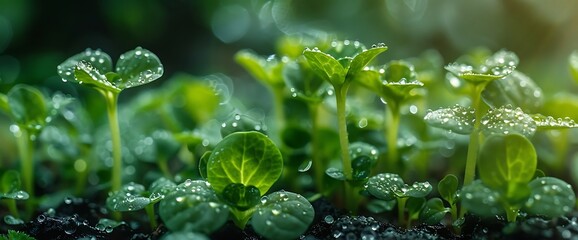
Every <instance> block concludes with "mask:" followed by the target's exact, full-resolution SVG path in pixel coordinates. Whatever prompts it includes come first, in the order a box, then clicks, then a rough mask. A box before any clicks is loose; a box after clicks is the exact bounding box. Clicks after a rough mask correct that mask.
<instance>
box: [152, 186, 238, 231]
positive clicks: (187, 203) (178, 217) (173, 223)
mask: <svg viewBox="0 0 578 240" xmlns="http://www.w3.org/2000/svg"><path fill="white" fill-rule="evenodd" d="M159 216H160V218H161V219H162V220H163V222H164V223H165V225H166V226H167V228H168V229H170V230H171V231H174V232H178V231H184V232H200V233H204V234H210V233H212V232H214V231H215V230H217V229H219V228H221V226H223V224H225V222H227V219H228V217H229V207H228V206H227V205H226V204H224V203H222V202H221V201H220V200H219V198H218V197H217V194H216V193H215V191H214V190H213V189H212V188H211V185H210V184H209V183H207V182H206V181H201V180H196V181H192V180H187V181H185V182H184V183H181V184H179V185H178V186H177V188H175V190H174V191H172V192H170V193H168V194H167V195H166V196H165V198H164V199H163V200H161V202H160V203H159Z"/></svg>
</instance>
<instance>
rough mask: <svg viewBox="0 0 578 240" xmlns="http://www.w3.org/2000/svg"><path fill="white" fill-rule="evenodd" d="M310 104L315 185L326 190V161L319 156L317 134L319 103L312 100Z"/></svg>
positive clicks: (321, 190)
mask: <svg viewBox="0 0 578 240" xmlns="http://www.w3.org/2000/svg"><path fill="white" fill-rule="evenodd" d="M308 105H309V115H311V116H310V117H311V133H312V134H311V161H313V168H314V169H313V171H314V174H315V187H316V188H317V191H318V192H323V191H324V187H323V186H324V181H323V179H324V177H325V168H326V165H325V161H323V159H321V157H320V156H319V137H318V136H317V131H318V128H319V126H318V120H317V118H318V114H319V103H318V102H311V103H309V104H308Z"/></svg>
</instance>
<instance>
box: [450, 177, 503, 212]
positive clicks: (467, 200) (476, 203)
mask: <svg viewBox="0 0 578 240" xmlns="http://www.w3.org/2000/svg"><path fill="white" fill-rule="evenodd" d="M460 194H461V203H462V206H464V207H465V208H466V209H468V211H470V212H472V213H474V214H476V215H478V216H482V217H495V216H496V215H502V214H503V213H504V208H503V207H502V205H501V204H500V194H499V193H498V192H496V191H494V190H492V189H490V188H489V187H487V186H485V185H484V184H483V183H482V181H480V180H475V181H473V182H472V183H471V184H469V185H466V186H464V187H463V188H462V191H461V193H460Z"/></svg>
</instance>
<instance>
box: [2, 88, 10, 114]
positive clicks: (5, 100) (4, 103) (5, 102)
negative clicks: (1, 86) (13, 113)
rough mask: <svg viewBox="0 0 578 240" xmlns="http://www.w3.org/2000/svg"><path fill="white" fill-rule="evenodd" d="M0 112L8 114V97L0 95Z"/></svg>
mask: <svg viewBox="0 0 578 240" xmlns="http://www.w3.org/2000/svg"><path fill="white" fill-rule="evenodd" d="M0 110H2V111H3V112H5V113H10V107H9V106H8V96H6V95H5V94H2V93H0Z"/></svg>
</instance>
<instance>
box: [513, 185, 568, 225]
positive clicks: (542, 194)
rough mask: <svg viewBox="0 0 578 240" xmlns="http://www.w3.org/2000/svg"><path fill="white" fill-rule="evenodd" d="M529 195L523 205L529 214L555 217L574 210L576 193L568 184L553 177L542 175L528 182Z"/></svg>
mask: <svg viewBox="0 0 578 240" xmlns="http://www.w3.org/2000/svg"><path fill="white" fill-rule="evenodd" d="M528 185H529V187H530V191H531V194H530V197H529V198H528V201H527V202H526V204H525V205H524V208H523V209H524V211H526V212H527V213H529V214H535V215H541V216H546V217H549V218H556V217H560V216H563V215H565V214H568V213H570V212H572V211H573V210H574V206H575V204H576V195H575V194H574V190H572V186H570V184H568V183H566V182H564V181H563V180H560V179H558V178H554V177H542V178H536V179H534V180H532V181H531V182H530V183H529V184H528Z"/></svg>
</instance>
